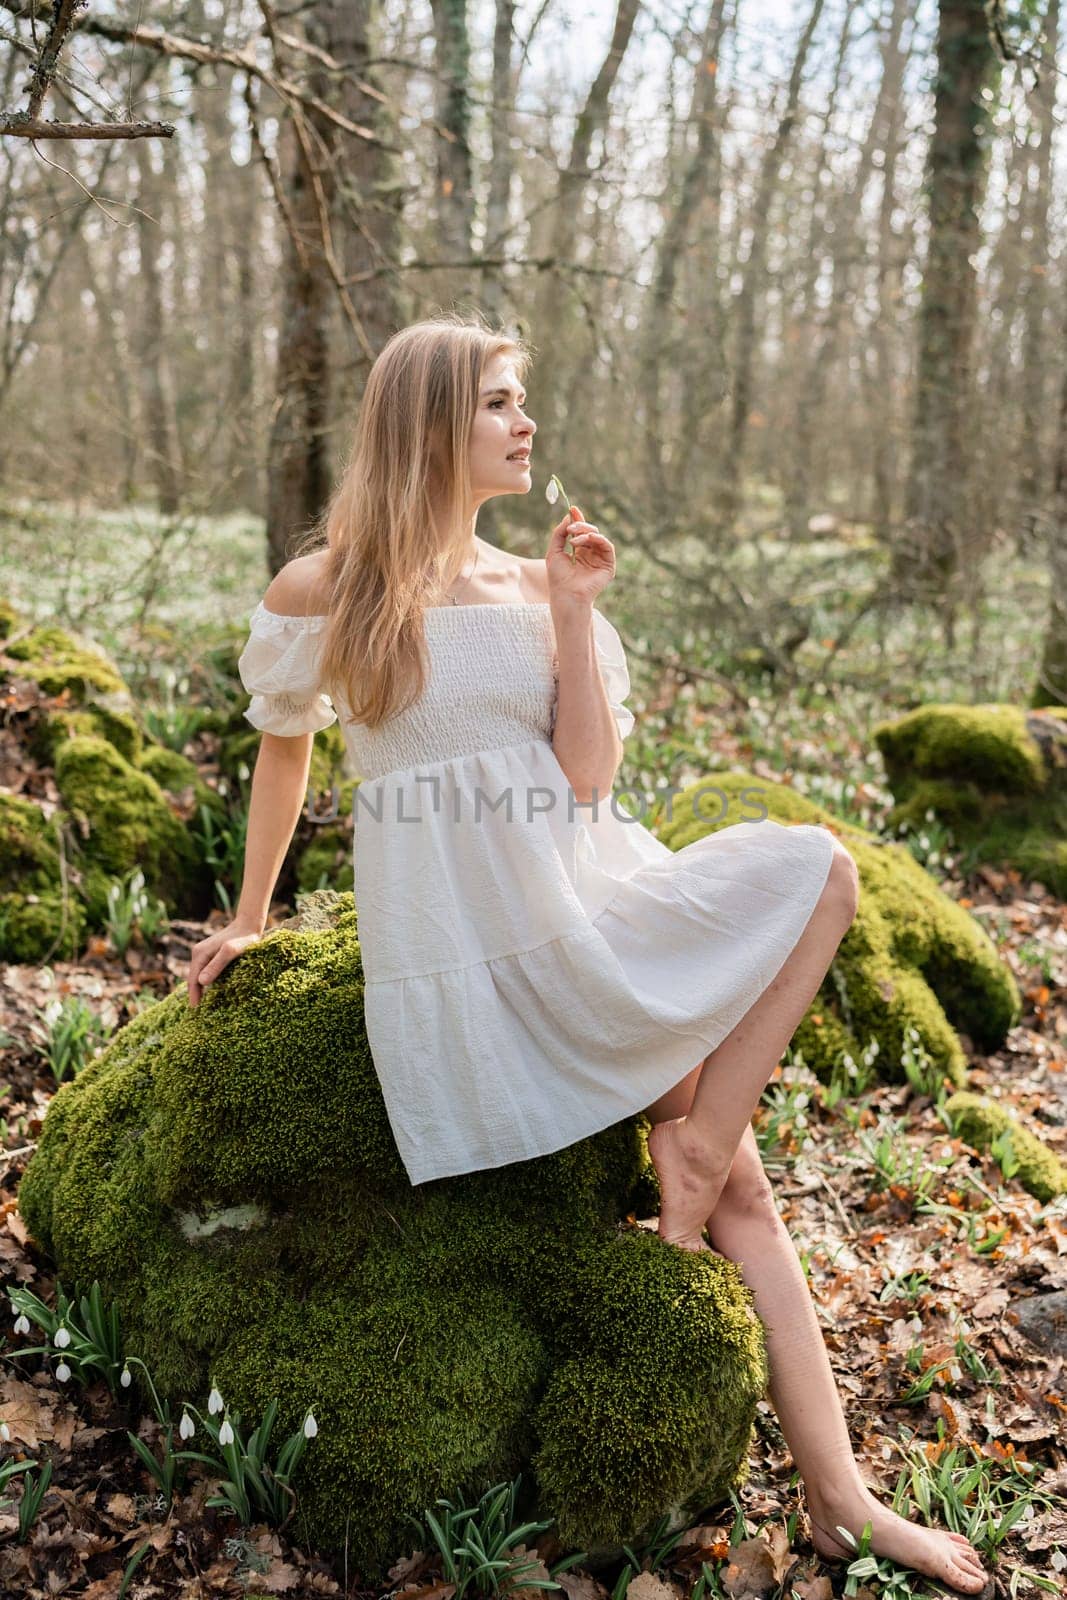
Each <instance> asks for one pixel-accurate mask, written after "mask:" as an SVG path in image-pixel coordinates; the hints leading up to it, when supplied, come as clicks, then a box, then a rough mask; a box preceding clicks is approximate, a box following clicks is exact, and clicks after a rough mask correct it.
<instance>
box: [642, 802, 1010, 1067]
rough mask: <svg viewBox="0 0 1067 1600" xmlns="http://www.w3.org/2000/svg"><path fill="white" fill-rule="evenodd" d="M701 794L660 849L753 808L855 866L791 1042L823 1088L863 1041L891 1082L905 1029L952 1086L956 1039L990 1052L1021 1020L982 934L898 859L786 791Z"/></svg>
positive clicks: (959, 1063) (750, 814) (666, 830)
mask: <svg viewBox="0 0 1067 1600" xmlns="http://www.w3.org/2000/svg"><path fill="white" fill-rule="evenodd" d="M703 784H704V785H711V786H713V788H714V790H715V791H718V792H717V793H707V794H704V795H701V794H700V789H701V787H702V785H701V784H694V785H692V786H691V787H690V788H689V789H686V790H685V791H684V792H683V793H682V794H680V795H678V796H676V797H675V800H674V807H673V817H672V819H671V820H667V821H664V822H662V823H661V824H660V826H659V828H658V830H657V831H658V835H659V837H660V838H662V839H663V840H664V842H665V843H666V844H667V845H669V846H670V848H671V849H672V850H679V849H681V848H682V847H683V846H684V845H686V844H689V843H691V842H692V841H693V840H694V839H699V838H702V837H703V836H704V835H705V834H707V833H713V832H716V831H718V829H720V828H725V827H730V826H732V825H733V824H734V823H737V822H742V821H752V820H754V819H755V818H756V816H757V815H758V814H759V812H760V810H761V808H762V809H765V811H766V813H767V815H769V817H770V818H771V819H772V820H773V821H775V822H781V823H784V824H786V825H789V824H791V823H805V822H806V823H812V822H813V823H820V824H822V825H823V826H827V827H829V828H830V829H831V831H832V832H833V833H835V834H836V835H837V836H838V837H839V838H840V840H841V842H842V844H843V845H844V846H845V847H846V849H847V850H848V851H849V852H850V854H851V855H852V857H853V859H854V860H855V862H856V868H857V871H858V873H859V879H860V900H859V906H858V909H857V913H856V917H855V920H854V921H853V923H852V925H851V927H850V928H849V930H848V932H847V933H846V934H845V937H844V939H843V940H842V941H841V944H840V946H839V948H838V951H837V954H836V956H835V958H834V961H833V963H832V965H831V967H830V970H829V971H828V973H827V976H826V978H825V980H824V981H823V983H822V985H821V987H820V990H819V993H818V995H817V996H816V999H815V1001H814V1003H813V1004H812V1006H811V1007H810V1008H809V1010H808V1012H807V1013H806V1015H805V1017H804V1018H803V1020H802V1022H801V1024H800V1026H799V1027H798V1029H797V1030H796V1032H795V1034H794V1036H793V1047H794V1050H800V1051H801V1052H802V1054H803V1058H804V1061H805V1063H806V1064H807V1065H808V1066H809V1067H810V1068H811V1069H812V1071H813V1072H815V1073H816V1074H817V1075H818V1076H819V1077H821V1078H824V1079H825V1078H829V1076H830V1075H831V1074H832V1073H833V1071H834V1070H835V1068H836V1067H837V1066H838V1064H839V1063H840V1061H841V1058H842V1056H843V1055H844V1054H845V1053H846V1052H847V1054H848V1055H850V1056H851V1057H852V1060H853V1061H854V1062H856V1063H858V1062H859V1060H860V1058H861V1056H862V1054H863V1051H864V1049H865V1048H866V1047H867V1045H868V1043H869V1042H870V1041H871V1040H872V1039H874V1040H877V1042H878V1056H877V1067H878V1071H879V1072H880V1074H881V1075H882V1076H884V1077H886V1078H888V1079H889V1080H891V1081H893V1080H899V1079H902V1078H903V1077H904V1076H905V1072H904V1067H903V1065H902V1060H903V1055H904V1051H905V1048H906V1039H907V1034H908V1029H909V1028H914V1029H915V1030H916V1031H917V1032H918V1035H919V1042H920V1044H921V1046H922V1048H923V1049H924V1050H925V1051H926V1053H927V1055H928V1056H929V1058H930V1061H931V1063H932V1065H933V1067H934V1069H935V1070H936V1071H937V1072H938V1073H940V1074H942V1075H944V1076H945V1077H947V1078H948V1079H949V1080H950V1081H951V1082H952V1083H954V1084H957V1085H959V1084H962V1083H963V1081H964V1076H965V1071H966V1060H965V1057H964V1053H963V1049H962V1046H961V1044H960V1041H959V1038H958V1037H957V1033H956V1029H961V1030H963V1031H965V1032H966V1033H967V1034H968V1035H969V1036H970V1038H971V1039H972V1040H973V1041H974V1042H975V1044H977V1045H978V1046H979V1048H981V1049H984V1050H990V1049H995V1048H996V1047H997V1046H998V1045H999V1044H1001V1043H1002V1042H1003V1040H1004V1038H1005V1036H1006V1035H1007V1032H1008V1030H1009V1029H1010V1028H1011V1027H1012V1026H1013V1025H1014V1023H1015V1022H1016V1021H1017V1020H1018V1017H1019V1015H1020V1014H1021V1001H1020V997H1019V993H1018V989H1017V986H1016V984H1015V981H1014V979H1013V978H1012V975H1011V972H1010V971H1009V969H1008V968H1007V967H1006V966H1005V965H1004V963H1003V962H1001V960H1000V958H999V957H998V955H997V952H996V948H995V946H994V945H993V943H992V941H991V940H990V938H989V936H988V934H987V933H986V932H985V930H984V928H982V927H981V926H980V925H979V923H978V922H977V921H976V920H975V919H974V918H973V917H972V916H971V915H970V914H969V913H968V912H967V911H966V910H964V909H963V908H962V907H960V906H958V905H957V904H956V903H955V902H954V901H952V900H950V899H949V897H948V896H947V895H946V894H944V893H943V892H942V891H941V890H940V889H939V888H938V887H937V884H936V883H935V882H934V880H933V879H932V878H931V877H930V875H929V873H927V872H926V871H925V870H924V869H923V868H922V867H921V866H919V864H918V863H917V862H916V860H915V858H914V857H913V856H912V855H911V853H910V852H909V851H908V850H906V849H904V848H903V847H902V846H900V845H894V844H886V843H884V842H883V841H882V840H880V839H878V838H877V837H875V836H874V835H873V834H870V833H868V832H867V831H866V830H864V829H862V828H859V827H855V826H853V825H851V824H848V823H844V822H841V821H840V820H839V819H837V818H835V817H834V816H833V815H832V814H831V813H830V812H828V811H825V810H823V809H822V808H821V807H820V806H818V805H816V804H815V803H814V802H813V801H811V800H808V799H807V798H806V797H805V796H803V795H800V794H797V793H796V792H795V791H794V790H792V789H790V788H788V787H787V786H786V785H784V784H774V783H770V782H768V781H767V780H765V779H760V778H758V777H756V776H755V775H754V774H752V773H746V772H731V773H716V774H713V775H712V776H711V777H710V778H708V779H706V780H703ZM720 794H721V795H723V796H725V797H726V798H725V805H724V802H723V801H722V800H721V799H720V798H719V796H720ZM720 811H723V814H722V815H721V816H720V815H719V813H720Z"/></svg>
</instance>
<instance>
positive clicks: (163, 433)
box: [134, 139, 181, 516]
mask: <svg viewBox="0 0 1067 1600" xmlns="http://www.w3.org/2000/svg"><path fill="white" fill-rule="evenodd" d="M134 148H135V151H136V159H137V170H138V174H139V179H140V184H139V189H140V192H139V195H138V203H137V239H138V244H139V247H140V260H139V268H140V271H139V273H138V276H139V279H140V288H141V317H140V323H139V326H138V328H137V341H138V346H139V350H138V361H137V370H138V375H139V378H140V385H141V420H142V433H143V442H144V447H145V450H146V453H147V461H146V472H147V476H148V477H149V479H150V480H151V482H152V483H153V484H154V486H155V490H156V496H157V499H158V503H159V509H160V511H161V512H162V514H163V515H164V516H173V515H174V513H175V512H176V511H177V510H178V506H179V492H178V491H179V484H180V481H181V465H180V461H179V453H178V426H177V418H176V414H175V407H174V386H173V383H172V382H171V375H170V367H169V362H168V359H167V350H166V342H165V337H164V335H165V330H166V328H167V327H168V325H169V319H168V317H167V314H166V307H165V305H164V301H163V285H162V279H161V276H160V269H159V256H160V247H161V245H162V244H163V229H162V224H161V218H162V215H163V203H162V202H163V193H162V186H161V184H160V182H159V179H158V178H157V177H156V174H155V173H154V172H153V170H152V158H151V154H150V152H149V149H148V145H147V141H146V140H144V139H138V140H137V141H136V143H135V146H134Z"/></svg>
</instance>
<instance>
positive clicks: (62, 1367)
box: [56, 1361, 70, 1383]
mask: <svg viewBox="0 0 1067 1600" xmlns="http://www.w3.org/2000/svg"><path fill="white" fill-rule="evenodd" d="M56 1377H57V1378H58V1379H59V1381H60V1383H66V1381H67V1379H68V1378H69V1377H70V1368H69V1367H68V1366H67V1363H66V1362H65V1361H61V1362H60V1363H59V1366H58V1367H57V1368H56Z"/></svg>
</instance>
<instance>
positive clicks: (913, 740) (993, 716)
mask: <svg viewBox="0 0 1067 1600" xmlns="http://www.w3.org/2000/svg"><path fill="white" fill-rule="evenodd" d="M873 737H874V741H875V743H876V744H877V746H878V748H879V750H880V751H881V752H882V759H883V760H884V761H885V766H886V772H887V773H888V775H889V781H890V784H891V785H892V788H893V793H894V794H898V793H899V794H900V796H901V798H903V799H906V798H907V791H908V785H909V784H910V782H911V781H912V780H913V779H914V778H915V777H923V778H948V779H952V780H954V781H955V780H962V781H964V782H967V781H970V782H974V783H977V784H978V785H980V787H981V788H982V789H983V790H986V789H994V790H997V791H998V792H1000V793H1002V794H1039V793H1040V792H1041V791H1042V790H1043V789H1044V788H1045V786H1046V783H1047V781H1048V774H1047V773H1046V770H1045V764H1044V762H1043V761H1042V759H1041V751H1040V749H1039V747H1038V745H1037V743H1036V741H1035V740H1034V739H1033V738H1031V736H1030V735H1029V733H1028V732H1027V728H1026V713H1025V712H1024V711H1023V710H1022V709H1021V708H1019V707H1017V706H1010V705H978V706H966V705H935V706H920V707H919V708H918V710H916V711H910V712H909V713H908V714H907V716H904V717H900V718H899V719H898V720H897V721H895V722H883V723H879V724H878V726H877V727H876V728H875V729H874V730H873Z"/></svg>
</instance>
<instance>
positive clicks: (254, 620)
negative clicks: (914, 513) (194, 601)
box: [238, 601, 633, 780]
mask: <svg viewBox="0 0 1067 1600" xmlns="http://www.w3.org/2000/svg"><path fill="white" fill-rule="evenodd" d="M593 618H594V624H593V632H594V640H595V644H596V652H597V659H598V663H599V665H600V669H601V674H602V677H603V679H604V683H605V687H606V689H607V691H608V697H609V700H610V701H611V703H612V711H613V713H614V714H615V717H616V722H617V724H618V726H619V730H620V734H622V736H623V737H625V734H626V733H627V732H629V729H630V727H632V725H633V716H632V714H631V713H630V712H629V711H628V710H627V709H626V708H625V707H624V706H623V705H622V704H621V702H622V700H623V698H624V697H625V694H626V693H627V692H628V690H629V679H628V676H627V673H626V664H625V658H624V655H623V651H622V645H621V641H620V640H619V638H618V634H617V633H616V632H615V629H614V628H613V627H612V625H611V623H610V622H609V621H608V619H607V618H606V617H605V616H603V615H602V614H601V613H600V612H598V611H595V610H594V613H593ZM325 623H326V618H325V617H323V616H311V617H290V616H282V615H280V614H277V613H275V612H271V611H268V610H267V609H266V608H265V607H264V606H263V604H262V602H260V604H259V605H258V606H257V607H256V608H255V610H254V611H253V613H252V616H251V618H250V620H249V629H250V637H249V640H248V643H247V645H246V646H245V649H244V651H243V652H242V654H241V657H240V660H239V662H238V669H239V671H240V674H241V679H242V682H243V683H244V685H245V688H246V689H248V691H249V692H250V694H251V695H252V701H251V704H250V705H249V708H248V710H247V711H246V713H245V715H246V717H247V719H248V720H249V721H250V722H251V723H252V724H253V726H254V727H257V728H260V729H262V730H264V731H267V732H271V733H280V734H298V733H303V732H309V731H315V730H316V729H319V728H324V727H327V726H329V724H330V723H332V722H333V721H335V720H338V721H339V722H340V726H341V731H342V734H343V737H344V741H345V746H346V749H347V751H348V755H349V759H350V762H351V766H352V770H353V774H354V775H355V776H357V777H359V778H361V779H371V780H373V779H376V778H380V777H383V776H384V775H385V774H386V773H390V772H395V771H398V770H404V769H407V768H411V767H415V766H418V767H420V768H421V767H425V766H428V765H432V764H433V763H435V762H444V761H451V760H454V759H456V758H457V757H462V756H468V755H475V754H478V753H481V752H484V751H487V750H496V749H504V748H507V747H508V746H511V745H517V744H523V743H526V742H528V741H530V740H534V739H541V740H545V741H548V740H551V737H552V730H553V726H554V722H555V707H556V683H557V679H556V667H557V662H556V641H555V630H554V627H553V623H552V613H551V609H550V607H549V606H548V604H547V603H542V602H535V601H514V602H505V603H492V604H485V605H467V606H435V607H431V608H429V609H427V611H426V612H425V622H424V627H425V631H426V646H427V654H428V657H429V672H428V676H427V683H426V688H425V691H424V692H423V694H422V695H421V696H420V697H419V699H418V700H417V701H416V702H415V703H414V704H413V705H411V706H409V707H408V708H407V710H405V711H402V712H400V713H399V714H398V715H397V716H394V717H392V718H390V719H389V720H388V721H387V722H386V723H384V724H382V726H380V727H378V728H373V729H372V728H368V727H365V726H364V725H362V724H360V723H355V722H351V721H350V720H349V718H350V716H351V712H350V710H349V708H348V707H347V704H346V703H345V701H344V699H343V696H342V695H340V694H336V695H335V696H334V697H333V698H331V697H330V696H329V695H327V694H325V693H324V692H323V690H322V687H321V683H320V678H319V653H320V647H321V639H322V632H323V629H324V627H325Z"/></svg>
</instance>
